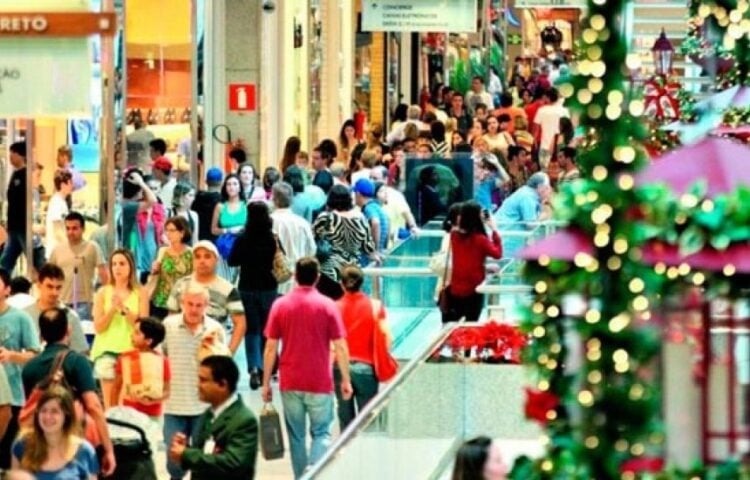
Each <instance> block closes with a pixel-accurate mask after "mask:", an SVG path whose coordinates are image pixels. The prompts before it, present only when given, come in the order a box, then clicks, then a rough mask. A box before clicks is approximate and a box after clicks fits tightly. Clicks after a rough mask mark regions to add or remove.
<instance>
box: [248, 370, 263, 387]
mask: <svg viewBox="0 0 750 480" xmlns="http://www.w3.org/2000/svg"><path fill="white" fill-rule="evenodd" d="M262 384H263V370H261V369H260V368H253V369H252V370H250V390H257V389H259V388H260V386H261V385H262Z"/></svg>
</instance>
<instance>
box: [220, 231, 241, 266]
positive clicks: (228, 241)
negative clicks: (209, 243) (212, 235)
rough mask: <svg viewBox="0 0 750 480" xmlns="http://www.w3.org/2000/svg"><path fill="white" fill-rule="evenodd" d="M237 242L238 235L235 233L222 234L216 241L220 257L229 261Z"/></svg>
mask: <svg viewBox="0 0 750 480" xmlns="http://www.w3.org/2000/svg"><path fill="white" fill-rule="evenodd" d="M236 241H237V234H234V233H222V234H221V235H219V237H218V238H217V239H216V249H217V250H219V255H221V258H223V259H224V260H229V256H230V255H231V254H232V248H233V247H234V242H236Z"/></svg>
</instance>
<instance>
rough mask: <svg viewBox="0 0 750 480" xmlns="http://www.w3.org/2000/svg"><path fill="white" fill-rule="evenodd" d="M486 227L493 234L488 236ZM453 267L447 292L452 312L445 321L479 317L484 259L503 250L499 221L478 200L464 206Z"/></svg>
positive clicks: (455, 236)
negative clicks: (497, 226)
mask: <svg viewBox="0 0 750 480" xmlns="http://www.w3.org/2000/svg"><path fill="white" fill-rule="evenodd" d="M486 229H489V230H490V231H491V232H492V234H491V237H488V236H487V233H486ZM450 238H451V239H450V242H451V243H450V254H449V255H450V263H451V270H450V276H449V278H448V285H447V287H446V290H445V294H446V295H448V306H449V308H448V311H447V312H444V314H443V322H453V321H457V320H460V319H461V318H462V317H466V320H467V321H472V322H475V321H477V320H478V319H479V316H480V314H481V313H482V308H483V307H484V295H482V294H481V293H477V292H476V288H477V287H478V286H479V284H480V283H482V282H483V281H484V278H485V269H484V262H485V260H486V259H487V257H492V258H497V259H499V258H500V256H501V255H502V253H503V247H502V243H501V242H500V234H498V233H497V229H496V228H495V221H494V219H493V218H492V215H490V214H489V212H487V211H482V207H480V206H479V204H478V203H477V202H474V201H468V202H465V203H463V204H462V205H461V210H460V212H459V214H458V228H457V229H455V230H453V231H451V232H450Z"/></svg>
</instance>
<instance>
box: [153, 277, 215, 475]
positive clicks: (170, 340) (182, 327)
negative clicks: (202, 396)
mask: <svg viewBox="0 0 750 480" xmlns="http://www.w3.org/2000/svg"><path fill="white" fill-rule="evenodd" d="M208 295H209V292H208V290H206V288H205V287H204V286H203V285H201V284H200V283H198V282H196V281H190V282H189V284H188V285H186V288H185V291H184V292H183V293H182V297H181V299H180V300H181V308H182V313H176V314H174V315H169V316H168V317H167V318H165V319H164V330H165V337H164V344H163V345H164V347H163V348H164V353H165V354H166V355H167V357H168V358H169V362H170V368H171V371H172V380H171V382H170V394H169V398H168V399H167V401H166V402H165V404H164V443H165V444H166V445H167V446H169V445H172V443H173V441H174V439H175V437H177V438H178V439H179V438H182V436H184V437H186V438H190V437H193V438H195V437H196V436H197V435H198V433H199V427H200V420H201V417H202V415H203V412H204V411H205V409H206V407H207V405H206V404H205V403H203V402H202V401H200V400H199V395H198V361H196V358H197V357H198V355H199V353H201V352H202V351H205V350H210V349H211V348H212V345H213V344H215V343H220V344H223V343H224V342H225V338H224V327H222V325H221V324H220V323H219V322H217V321H216V320H214V319H213V318H211V317H209V316H207V315H206V309H207V307H208ZM167 471H168V472H169V475H170V478H172V479H178V478H184V477H185V473H186V472H185V471H184V470H183V469H182V468H181V465H180V463H178V462H175V461H174V460H173V459H172V458H169V459H168V460H167Z"/></svg>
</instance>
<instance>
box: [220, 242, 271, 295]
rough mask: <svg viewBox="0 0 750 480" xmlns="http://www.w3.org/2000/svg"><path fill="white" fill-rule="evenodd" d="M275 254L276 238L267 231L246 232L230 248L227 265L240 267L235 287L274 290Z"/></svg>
mask: <svg viewBox="0 0 750 480" xmlns="http://www.w3.org/2000/svg"><path fill="white" fill-rule="evenodd" d="M274 255H276V238H275V237H274V236H273V235H271V234H270V232H268V233H267V234H265V235H258V234H255V233H253V232H246V233H244V234H243V235H241V236H240V237H239V238H238V239H237V240H236V241H235V242H234V247H233V248H232V253H231V255H230V256H229V262H228V263H229V265H231V266H233V267H234V266H237V267H240V280H239V284H238V285H237V288H239V290H241V291H249V290H276V288H277V287H278V283H277V282H276V278H274V276H273V273H272V271H273V257H274Z"/></svg>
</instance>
